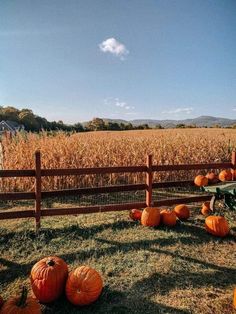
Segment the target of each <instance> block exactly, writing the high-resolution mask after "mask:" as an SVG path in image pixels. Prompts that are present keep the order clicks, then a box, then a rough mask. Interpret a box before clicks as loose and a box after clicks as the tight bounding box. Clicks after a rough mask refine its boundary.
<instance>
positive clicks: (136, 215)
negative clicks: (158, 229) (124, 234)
mask: <svg viewBox="0 0 236 314" xmlns="http://www.w3.org/2000/svg"><path fill="white" fill-rule="evenodd" d="M129 216H130V218H131V219H133V220H140V219H141V216H142V210H140V209H135V208H134V209H131V211H130V212H129Z"/></svg>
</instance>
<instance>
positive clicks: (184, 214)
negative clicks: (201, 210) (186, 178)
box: [174, 204, 190, 220]
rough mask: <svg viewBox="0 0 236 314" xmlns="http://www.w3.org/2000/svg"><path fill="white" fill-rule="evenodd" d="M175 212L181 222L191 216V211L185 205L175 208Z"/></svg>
mask: <svg viewBox="0 0 236 314" xmlns="http://www.w3.org/2000/svg"><path fill="white" fill-rule="evenodd" d="M174 212H175V214H176V216H177V217H178V218H179V219H181V220H186V219H188V218H189V216H190V211H189V208H188V206H187V205H185V204H179V205H177V206H175V208H174Z"/></svg>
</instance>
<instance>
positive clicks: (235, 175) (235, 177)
mask: <svg viewBox="0 0 236 314" xmlns="http://www.w3.org/2000/svg"><path fill="white" fill-rule="evenodd" d="M233 179H234V180H236V170H234V171H233Z"/></svg>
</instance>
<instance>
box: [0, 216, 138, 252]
mask: <svg viewBox="0 0 236 314" xmlns="http://www.w3.org/2000/svg"><path fill="white" fill-rule="evenodd" d="M133 227H134V223H133V222H132V221H125V220H120V221H116V222H113V223H107V224H100V225H95V226H91V227H81V226H79V225H78V224H77V225H71V226H68V227H65V228H55V229H49V228H42V229H41V230H40V234H39V236H37V237H36V235H35V232H34V231H33V230H29V231H24V230H22V231H19V232H17V231H11V232H8V231H7V229H1V230H0V236H1V237H0V247H1V246H3V247H4V249H5V248H6V247H7V244H8V242H11V241H12V239H13V238H17V239H19V238H20V239H22V238H24V239H28V240H36V238H37V240H38V241H43V242H44V243H45V244H47V243H49V242H50V241H52V240H53V239H55V238H58V237H62V238H66V237H71V238H73V239H75V240H76V239H78V240H81V239H83V240H86V239H89V238H92V237H93V236H95V235H96V234H97V233H100V232H102V231H105V230H107V229H111V230H114V231H116V230H118V231H119V230H125V229H128V228H133Z"/></svg>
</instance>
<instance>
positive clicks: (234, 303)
mask: <svg viewBox="0 0 236 314" xmlns="http://www.w3.org/2000/svg"><path fill="white" fill-rule="evenodd" d="M233 307H234V309H236V288H234V295H233Z"/></svg>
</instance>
